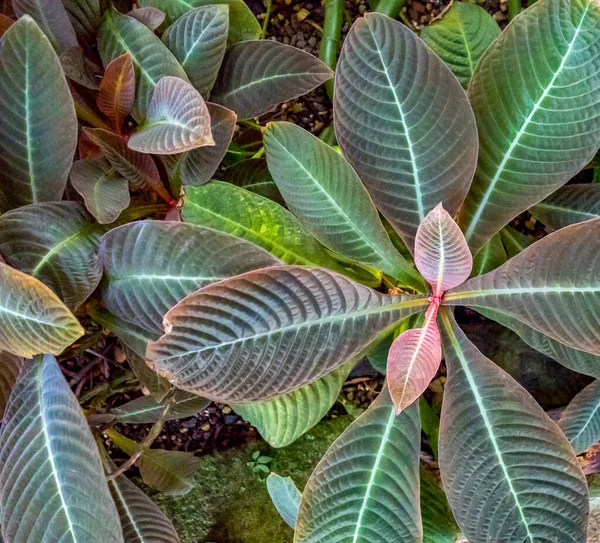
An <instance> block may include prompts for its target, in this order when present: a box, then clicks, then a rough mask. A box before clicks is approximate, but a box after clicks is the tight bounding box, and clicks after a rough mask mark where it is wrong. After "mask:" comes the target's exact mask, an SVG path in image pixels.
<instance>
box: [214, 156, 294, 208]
mask: <svg viewBox="0 0 600 543" xmlns="http://www.w3.org/2000/svg"><path fill="white" fill-rule="evenodd" d="M224 179H225V181H227V182H228V183H231V184H232V185H236V186H238V187H242V188H244V189H246V190H249V191H250V192H254V193H256V194H260V196H264V197H265V198H268V199H269V200H272V201H273V202H277V203H278V204H282V205H284V204H285V201H284V199H283V198H282V196H281V194H280V193H279V189H278V188H277V185H276V184H275V181H273V177H272V176H271V173H270V172H269V168H268V167H267V161H266V160H263V159H262V158H248V159H246V160H240V161H239V162H236V163H235V164H234V165H233V166H231V168H228V169H227V171H226V172H225V174H224Z"/></svg>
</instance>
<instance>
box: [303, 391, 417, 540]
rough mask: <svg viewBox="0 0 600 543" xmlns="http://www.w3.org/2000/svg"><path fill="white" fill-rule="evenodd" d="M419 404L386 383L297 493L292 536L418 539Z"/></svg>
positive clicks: (345, 538)
mask: <svg viewBox="0 0 600 543" xmlns="http://www.w3.org/2000/svg"><path fill="white" fill-rule="evenodd" d="M420 435H421V428H420V424H419V409H418V407H417V406H416V405H413V406H412V407H409V408H408V409H407V410H405V411H404V412H403V413H402V414H401V415H400V416H396V412H395V409H394V406H393V404H392V401H391V399H390V396H389V394H388V393H387V391H386V390H384V391H383V392H382V393H381V394H380V396H379V397H378V398H377V400H375V402H374V403H373V404H371V406H370V407H369V409H368V410H367V411H366V412H365V413H363V414H362V415H361V416H360V418H359V419H358V420H356V421H354V422H353V423H352V424H351V425H350V426H349V427H348V428H347V429H346V430H345V431H344V433H343V434H342V435H341V436H340V437H339V438H338V439H337V440H336V441H335V442H334V443H333V445H332V446H331V447H330V448H329V450H328V451H327V452H326V453H325V456H324V457H323V458H322V459H321V461H320V462H319V464H318V465H317V467H316V468H315V471H314V472H313V474H312V475H311V477H310V479H309V480H308V483H307V485H306V488H305V489H304V492H303V496H302V503H301V505H300V512H299V515H298V522H297V524H296V535H295V538H294V542H295V543H309V542H310V543H317V542H323V541H327V542H328V543H341V542H344V543H345V542H346V541H355V542H359V541H361V542H362V541H369V542H370V543H392V542H396V541H402V542H403V543H404V542H406V543H409V542H415V543H416V542H420V541H421V540H422V535H423V532H422V527H421V514H420V513H421V512H420V508H419V438H420Z"/></svg>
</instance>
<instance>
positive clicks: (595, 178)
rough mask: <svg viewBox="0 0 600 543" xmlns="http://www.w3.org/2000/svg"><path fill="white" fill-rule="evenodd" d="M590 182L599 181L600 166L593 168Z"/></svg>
mask: <svg viewBox="0 0 600 543" xmlns="http://www.w3.org/2000/svg"><path fill="white" fill-rule="evenodd" d="M592 183H600V166H597V167H596V168H594V177H593V178H592Z"/></svg>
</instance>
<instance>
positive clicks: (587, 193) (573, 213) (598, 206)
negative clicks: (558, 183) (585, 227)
mask: <svg viewBox="0 0 600 543" xmlns="http://www.w3.org/2000/svg"><path fill="white" fill-rule="evenodd" d="M531 214H532V215H533V216H534V217H535V218H536V219H538V220H539V221H541V222H543V223H544V225H545V226H546V229H551V230H558V229H559V228H564V227H565V226H569V225H570V224H575V223H577V222H582V221H587V220H589V219H598V218H600V183H590V184H583V185H567V186H565V187H561V188H560V189H558V190H557V191H556V192H554V193H552V194H551V195H550V196H548V198H546V199H545V200H543V201H541V202H540V203H539V204H537V205H535V206H533V207H532V208H531Z"/></svg>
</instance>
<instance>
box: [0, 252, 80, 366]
mask: <svg viewBox="0 0 600 543" xmlns="http://www.w3.org/2000/svg"><path fill="white" fill-rule="evenodd" d="M0 325H1V326H0V350H3V351H8V352H9V353H13V354H15V355H17V356H23V357H25V358H31V357H32V356H34V355H36V354H41V353H53V354H60V353H61V352H62V351H63V350H64V349H65V348H66V347H68V346H69V345H71V343H73V342H74V341H75V340H76V339H77V338H79V337H81V336H82V335H83V334H84V329H83V328H82V327H81V325H80V324H79V321H78V320H77V319H76V318H75V316H74V315H73V314H72V313H71V312H70V311H69V310H68V309H67V307H66V306H65V305H64V304H63V303H62V302H61V301H60V300H59V298H58V296H56V294H54V292H52V291H51V290H50V289H49V288H48V287H47V286H46V285H44V283H42V282H41V281H38V280H37V279H35V278H33V277H31V276H29V275H26V274H24V273H23V272H20V271H18V270H15V269H14V268H11V267H10V266H7V265H6V264H2V263H1V262H0Z"/></svg>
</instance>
